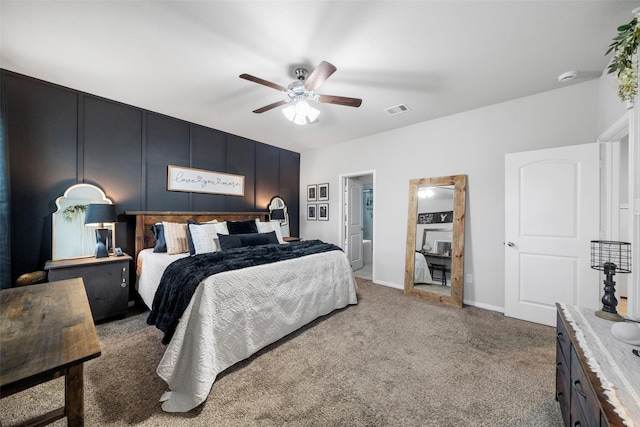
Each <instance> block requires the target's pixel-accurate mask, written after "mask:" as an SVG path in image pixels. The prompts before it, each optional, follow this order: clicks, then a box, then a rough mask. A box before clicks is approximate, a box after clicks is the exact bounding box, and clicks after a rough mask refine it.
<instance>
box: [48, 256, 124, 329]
mask: <svg viewBox="0 0 640 427" xmlns="http://www.w3.org/2000/svg"><path fill="white" fill-rule="evenodd" d="M131 262H132V258H131V257H130V256H129V255H126V254H124V255H123V256H109V257H104V258H93V257H91V258H74V259H61V260H55V261H48V262H47V263H46V264H45V266H44V269H45V270H46V271H47V272H48V274H47V276H48V280H49V281H50V282H52V281H56V280H65V279H72V278H75V277H81V278H82V280H83V281H84V286H85V290H86V291H87V298H88V299H89V306H90V307H91V313H92V315H93V320H94V322H97V321H99V320H103V319H107V318H110V317H116V316H123V315H124V314H126V312H127V309H128V307H129V269H130V265H131Z"/></svg>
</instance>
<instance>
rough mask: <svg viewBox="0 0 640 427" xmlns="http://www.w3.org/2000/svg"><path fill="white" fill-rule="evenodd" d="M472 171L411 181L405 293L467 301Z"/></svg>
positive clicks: (456, 303) (457, 303)
mask: <svg viewBox="0 0 640 427" xmlns="http://www.w3.org/2000/svg"><path fill="white" fill-rule="evenodd" d="M466 188H467V176H466V175H453V176H444V177H438V178H422V179H412V180H411V181H409V215H408V223H407V253H406V263H405V279H404V293H405V294H406V295H413V296H418V297H421V298H425V299H428V300H431V301H439V302H442V303H445V304H448V305H451V306H455V307H462V300H463V295H462V294H463V290H464V283H463V274H464V272H463V269H464V215H465V199H466Z"/></svg>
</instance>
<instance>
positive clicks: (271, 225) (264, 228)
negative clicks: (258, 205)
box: [256, 219, 285, 243]
mask: <svg viewBox="0 0 640 427" xmlns="http://www.w3.org/2000/svg"><path fill="white" fill-rule="evenodd" d="M256 227H257V228H258V233H271V232H272V231H275V232H276V237H277V238H278V242H279V243H285V241H284V239H283V238H282V229H281V228H280V222H279V221H278V220H275V219H274V220H272V221H269V222H261V221H260V220H259V219H256Z"/></svg>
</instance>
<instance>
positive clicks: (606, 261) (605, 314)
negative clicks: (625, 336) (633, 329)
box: [591, 240, 631, 322]
mask: <svg viewBox="0 0 640 427" xmlns="http://www.w3.org/2000/svg"><path fill="white" fill-rule="evenodd" d="M591 268H593V269H595V270H601V271H604V274H605V276H606V278H605V281H604V295H603V296H602V310H598V311H596V316H598V317H601V318H603V319H607V320H613V321H614V322H622V321H624V318H623V317H622V316H620V315H619V314H618V312H617V311H616V306H617V305H618V300H617V299H616V295H615V293H616V289H615V287H616V282H614V281H613V276H614V275H615V274H616V271H618V272H619V273H631V243H627V242H613V241H609V240H592V241H591Z"/></svg>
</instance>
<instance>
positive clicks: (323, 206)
mask: <svg viewBox="0 0 640 427" xmlns="http://www.w3.org/2000/svg"><path fill="white" fill-rule="evenodd" d="M318 221H329V203H318Z"/></svg>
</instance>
